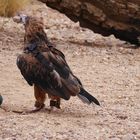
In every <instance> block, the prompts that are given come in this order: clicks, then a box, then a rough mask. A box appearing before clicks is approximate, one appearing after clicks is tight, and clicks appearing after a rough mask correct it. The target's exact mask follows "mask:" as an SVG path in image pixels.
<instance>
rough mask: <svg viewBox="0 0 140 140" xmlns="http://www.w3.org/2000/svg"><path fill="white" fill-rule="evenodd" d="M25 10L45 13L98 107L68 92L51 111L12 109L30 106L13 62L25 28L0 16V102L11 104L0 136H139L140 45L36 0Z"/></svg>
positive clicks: (79, 139)
mask: <svg viewBox="0 0 140 140" xmlns="http://www.w3.org/2000/svg"><path fill="white" fill-rule="evenodd" d="M25 13H28V14H35V15H37V16H43V17H44V22H45V26H46V32H47V34H48V37H49V38H50V39H51V40H52V41H53V42H54V43H55V44H56V45H57V48H59V49H60V50H62V51H63V52H64V54H65V56H66V59H67V61H68V63H69V65H70V67H71V69H72V70H73V72H74V73H75V75H77V76H78V77H79V78H80V79H81V81H82V83H83V85H84V87H85V89H87V91H89V92H90V93H91V94H92V95H94V96H95V97H97V98H98V99H99V101H100V103H101V107H98V106H95V105H90V106H88V105H85V104H83V103H82V102H81V101H80V100H79V99H78V98H77V97H72V98H71V99H70V100H69V101H64V100H63V101H62V105H61V107H62V109H61V110H54V111H53V112H51V113H48V112H47V111H45V110H42V111H40V112H37V113H35V114H24V115H21V114H15V113H13V112H10V110H30V109H32V107H33V105H34V96H33V88H32V87H30V86H29V85H28V84H27V83H26V81H25V80H24V79H23V78H22V76H21V74H20V72H19V70H18V68H17V66H16V57H17V55H18V54H19V53H20V52H21V51H22V47H23V35H24V28H23V26H22V25H17V24H16V23H14V22H13V21H12V19H6V18H0V25H1V27H0V94H1V95H2V96H3V98H4V103H3V105H2V107H3V108H6V109H8V110H9V112H5V111H4V110H2V109H0V140H139V139H140V49H131V48H128V47H131V45H129V44H125V42H122V41H119V40H118V39H115V38H114V37H113V36H110V37H109V38H106V37H102V36H100V35H97V34H94V33H93V32H91V31H89V30H88V29H82V28H80V27H79V26H78V23H73V22H72V21H70V20H69V19H68V18H66V17H65V16H64V15H61V14H60V13H58V12H56V11H54V10H51V9H49V8H47V7H46V6H45V5H43V4H40V3H36V2H35V3H33V4H32V5H30V6H29V7H27V9H26V11H25ZM48 103H49V100H47V101H46V107H47V106H48Z"/></svg>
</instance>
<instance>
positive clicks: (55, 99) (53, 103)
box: [49, 95, 61, 111]
mask: <svg viewBox="0 0 140 140" xmlns="http://www.w3.org/2000/svg"><path fill="white" fill-rule="evenodd" d="M49 97H50V99H51V100H50V111H52V110H53V109H54V107H56V108H58V109H61V107H60V103H61V102H60V98H59V97H57V96H52V95H49Z"/></svg>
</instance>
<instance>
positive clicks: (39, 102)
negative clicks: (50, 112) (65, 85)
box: [31, 85, 46, 112]
mask: <svg viewBox="0 0 140 140" xmlns="http://www.w3.org/2000/svg"><path fill="white" fill-rule="evenodd" d="M34 96H35V98H36V101H35V109H34V110H32V111H31V112H37V111H39V110H41V109H42V108H44V107H45V104H44V102H45V100H46V93H45V92H44V91H43V90H42V89H41V88H40V87H39V86H37V85H34Z"/></svg>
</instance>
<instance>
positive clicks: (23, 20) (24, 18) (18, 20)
mask: <svg viewBox="0 0 140 140" xmlns="http://www.w3.org/2000/svg"><path fill="white" fill-rule="evenodd" d="M27 18H28V16H27V15H24V14H19V15H17V16H14V17H13V21H14V22H16V23H23V24H24V25H25V24H26V21H27Z"/></svg>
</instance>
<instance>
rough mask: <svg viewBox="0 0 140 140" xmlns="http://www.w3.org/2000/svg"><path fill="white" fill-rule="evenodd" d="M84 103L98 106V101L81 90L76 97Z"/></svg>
mask: <svg viewBox="0 0 140 140" xmlns="http://www.w3.org/2000/svg"><path fill="white" fill-rule="evenodd" d="M77 96H78V97H79V98H80V99H81V100H82V101H83V102H84V103H87V104H91V103H95V104H96V105H100V103H99V101H98V100H97V99H96V98H95V97H93V96H92V95H90V94H89V93H88V92H87V91H86V90H84V89H83V88H81V91H80V93H79V94H78V95H77Z"/></svg>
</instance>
